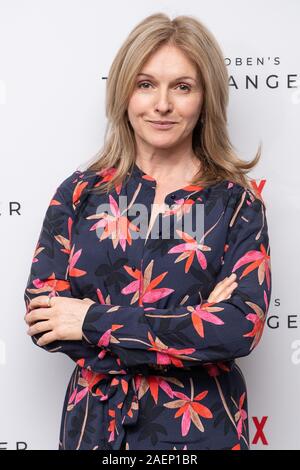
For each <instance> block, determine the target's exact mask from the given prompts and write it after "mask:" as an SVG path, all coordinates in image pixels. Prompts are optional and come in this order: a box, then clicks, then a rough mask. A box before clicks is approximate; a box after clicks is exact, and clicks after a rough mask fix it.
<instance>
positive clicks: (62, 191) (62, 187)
mask: <svg viewBox="0 0 300 470" xmlns="http://www.w3.org/2000/svg"><path fill="white" fill-rule="evenodd" d="M101 179H103V177H102V176H101V172H97V171H91V170H83V171H82V170H75V171H73V172H72V173H71V174H69V175H68V176H67V177H65V179H64V180H63V181H61V183H60V184H59V185H58V187H57V189H56V192H57V194H59V195H60V196H61V197H62V198H63V199H64V200H65V202H68V203H70V204H72V206H73V209H75V208H76V207H77V206H78V205H79V204H80V203H81V202H82V200H83V198H84V197H85V196H86V195H87V194H88V192H89V190H90V189H92V188H94V187H95V186H96V185H97V184H99V182H100V181H101Z"/></svg>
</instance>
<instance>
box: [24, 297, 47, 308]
mask: <svg viewBox="0 0 300 470" xmlns="http://www.w3.org/2000/svg"><path fill="white" fill-rule="evenodd" d="M48 297H49V296H48V295H38V296H37V297H35V298H34V299H32V300H31V301H30V302H29V305H28V308H29V310H33V309H35V308H41V307H46V308H48V307H47V305H48ZM50 297H51V296H50ZM51 302H52V301H51Z"/></svg>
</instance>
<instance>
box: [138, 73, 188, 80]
mask: <svg viewBox="0 0 300 470" xmlns="http://www.w3.org/2000/svg"><path fill="white" fill-rule="evenodd" d="M139 75H145V76H146V77H150V78H155V77H153V75H150V74H149V73H138V74H137V76H139ZM186 79H190V80H193V81H194V82H195V81H196V80H195V78H193V77H188V76H183V77H177V78H174V80H173V81H174V82H176V81H177V80H186Z"/></svg>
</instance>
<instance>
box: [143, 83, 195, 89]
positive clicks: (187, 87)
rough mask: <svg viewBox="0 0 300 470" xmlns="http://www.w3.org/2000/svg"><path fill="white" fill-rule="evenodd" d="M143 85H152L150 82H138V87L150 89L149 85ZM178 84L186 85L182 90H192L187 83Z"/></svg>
mask: <svg viewBox="0 0 300 470" xmlns="http://www.w3.org/2000/svg"><path fill="white" fill-rule="evenodd" d="M143 85H151V83H149V82H140V83H138V88H143V89H144V90H148V87H146V88H145V87H143ZM178 86H180V87H185V90H182V89H181V90H182V91H190V89H191V87H190V86H189V85H186V84H185V83H180V84H179V85H178Z"/></svg>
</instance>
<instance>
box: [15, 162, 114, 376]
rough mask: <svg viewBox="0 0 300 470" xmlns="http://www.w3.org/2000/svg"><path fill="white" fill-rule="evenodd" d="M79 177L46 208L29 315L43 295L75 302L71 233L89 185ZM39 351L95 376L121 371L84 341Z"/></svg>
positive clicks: (27, 296)
mask: <svg viewBox="0 0 300 470" xmlns="http://www.w3.org/2000/svg"><path fill="white" fill-rule="evenodd" d="M79 175H80V172H79V171H75V172H74V173H73V174H72V175H71V176H69V177H68V178H67V179H66V180H65V181H63V183H62V184H61V185H60V186H59V187H58V188H57V190H56V192H55V194H54V196H53V198H52V199H51V201H50V204H49V207H48V208H47V211H46V214H45V216H44V221H43V224H42V228H41V232H40V235H39V239H38V242H37V244H36V248H35V252H34V256H33V260H32V264H31V268H30V273H29V276H28V280H27V285H26V288H25V292H24V300H25V304H26V313H28V304H29V302H30V301H31V300H32V299H33V298H35V297H37V296H40V295H48V294H49V293H52V294H54V295H56V296H61V297H70V298H73V296H72V293H71V288H70V282H69V272H68V269H69V256H70V253H71V248H72V246H71V243H72V241H71V230H72V225H73V222H74V220H75V214H76V208H77V206H78V203H79V200H80V197H81V195H82V191H83V189H84V188H85V187H86V182H84V181H82V180H80V178H79ZM42 335H43V334H41V333H39V334H36V335H34V336H32V337H31V338H32V341H33V342H34V344H36V345H37V346H39V345H38V344H37V341H38V339H39V338H40V337H41V336H42ZM39 347H41V348H43V349H45V350H46V351H48V352H62V353H64V354H66V355H68V356H69V357H70V358H71V359H72V360H73V361H75V362H76V363H78V364H79V365H81V366H84V367H87V366H90V368H91V369H92V370H94V371H95V372H107V371H108V370H110V369H111V368H112V365H113V368H116V369H118V366H117V365H116V364H115V359H114V358H113V357H112V356H111V355H109V354H105V353H106V351H105V352H104V351H103V350H101V349H100V348H98V347H95V346H93V345H90V344H88V343H86V342H83V341H82V340H78V341H74V340H59V341H58V340H57V341H53V342H52V343H49V344H47V345H44V346H39ZM99 354H100V358H102V360H101V361H100V360H99V357H98V355H99ZM103 354H104V355H103Z"/></svg>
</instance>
